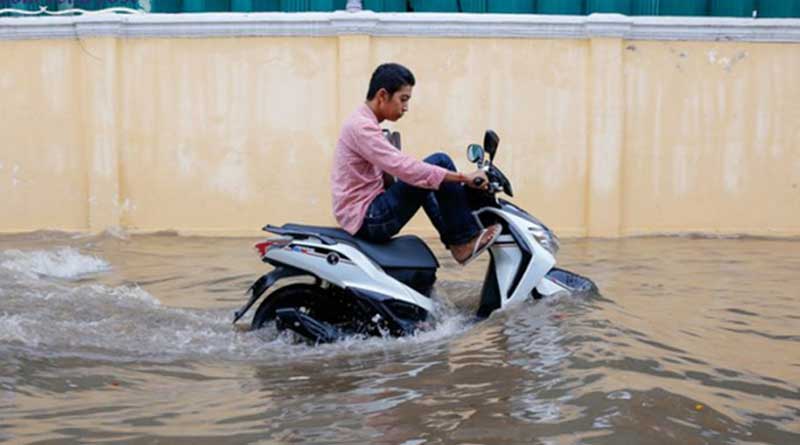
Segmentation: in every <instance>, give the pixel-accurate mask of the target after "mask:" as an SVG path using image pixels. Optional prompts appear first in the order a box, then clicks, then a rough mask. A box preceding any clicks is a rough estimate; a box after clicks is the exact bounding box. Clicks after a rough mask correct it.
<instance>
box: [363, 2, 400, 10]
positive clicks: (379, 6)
mask: <svg viewBox="0 0 800 445" xmlns="http://www.w3.org/2000/svg"><path fill="white" fill-rule="evenodd" d="M362 8H363V9H365V10H370V11H375V12H406V11H408V5H407V4H406V0H363V1H362Z"/></svg>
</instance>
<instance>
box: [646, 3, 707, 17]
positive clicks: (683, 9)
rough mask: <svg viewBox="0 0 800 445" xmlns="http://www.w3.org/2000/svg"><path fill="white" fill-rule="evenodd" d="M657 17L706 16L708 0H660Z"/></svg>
mask: <svg viewBox="0 0 800 445" xmlns="http://www.w3.org/2000/svg"><path fill="white" fill-rule="evenodd" d="M658 15H701V16H702V15H708V0H660V1H659V4H658Z"/></svg>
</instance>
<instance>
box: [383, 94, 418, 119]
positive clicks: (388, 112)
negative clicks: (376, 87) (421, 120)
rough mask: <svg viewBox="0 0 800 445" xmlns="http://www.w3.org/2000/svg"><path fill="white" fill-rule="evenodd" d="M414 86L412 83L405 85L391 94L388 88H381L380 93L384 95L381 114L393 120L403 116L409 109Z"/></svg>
mask: <svg viewBox="0 0 800 445" xmlns="http://www.w3.org/2000/svg"><path fill="white" fill-rule="evenodd" d="M413 88H414V87H412V86H410V85H405V86H403V87H402V88H400V89H399V90H397V91H396V92H395V93H394V94H392V95H391V96H389V93H388V92H387V91H386V90H380V91H379V92H378V94H381V95H382V97H383V100H382V101H381V102H382V103H381V105H380V106H381V114H383V116H384V117H385V118H386V119H388V120H390V121H392V122H395V121H397V120H398V119H400V118H401V117H403V114H405V112H406V111H408V102H409V101H410V100H411V90H412V89H413Z"/></svg>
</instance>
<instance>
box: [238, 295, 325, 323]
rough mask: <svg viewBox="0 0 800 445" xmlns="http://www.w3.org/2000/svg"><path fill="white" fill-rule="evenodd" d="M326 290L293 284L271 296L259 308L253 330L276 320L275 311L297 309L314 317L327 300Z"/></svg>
mask: <svg viewBox="0 0 800 445" xmlns="http://www.w3.org/2000/svg"><path fill="white" fill-rule="evenodd" d="M324 292H325V291H324V290H323V289H322V288H320V287H319V286H315V285H312V284H291V285H289V286H286V287H283V288H280V289H278V290H276V291H275V292H273V293H271V294H269V295H268V296H267V297H266V298H265V299H264V301H262V302H261V305H260V306H259V307H258V310H257V311H256V314H255V315H254V316H253V322H252V324H251V325H250V326H251V329H252V330H256V329H261V328H263V327H264V325H266V324H267V323H268V322H270V321H272V320H274V319H275V311H277V310H278V309H284V308H296V309H300V310H301V312H304V313H308V314H309V315H311V316H314V315H315V314H314V313H315V312H317V306H319V303H320V300H321V299H324V298H325V295H324Z"/></svg>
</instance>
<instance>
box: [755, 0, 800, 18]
mask: <svg viewBox="0 0 800 445" xmlns="http://www.w3.org/2000/svg"><path fill="white" fill-rule="evenodd" d="M757 7H758V16H759V17H765V18H767V17H800V0H758V4H757Z"/></svg>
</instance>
